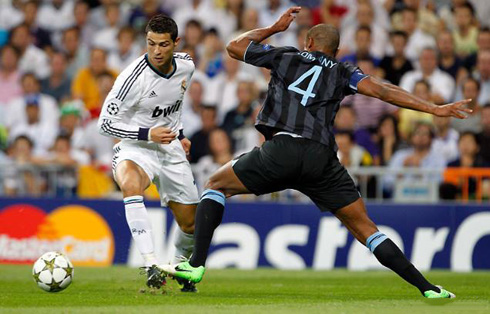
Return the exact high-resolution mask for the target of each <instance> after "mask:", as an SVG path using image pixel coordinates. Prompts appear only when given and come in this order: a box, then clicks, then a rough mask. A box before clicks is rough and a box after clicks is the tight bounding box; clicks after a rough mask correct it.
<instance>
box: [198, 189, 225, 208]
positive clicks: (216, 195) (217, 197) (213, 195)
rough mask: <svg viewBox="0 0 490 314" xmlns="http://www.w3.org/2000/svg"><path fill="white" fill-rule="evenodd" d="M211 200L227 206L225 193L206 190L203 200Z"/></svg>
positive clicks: (203, 193)
mask: <svg viewBox="0 0 490 314" xmlns="http://www.w3.org/2000/svg"><path fill="white" fill-rule="evenodd" d="M203 199H210V200H213V201H215V202H217V203H220V204H221V205H223V206H225V200H226V197H225V195H224V194H223V193H221V192H220V191H216V190H205V191H204V192H202V196H201V200H203Z"/></svg>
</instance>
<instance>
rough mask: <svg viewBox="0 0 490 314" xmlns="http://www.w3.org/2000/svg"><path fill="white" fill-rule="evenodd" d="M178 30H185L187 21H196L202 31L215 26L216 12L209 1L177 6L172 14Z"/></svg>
mask: <svg viewBox="0 0 490 314" xmlns="http://www.w3.org/2000/svg"><path fill="white" fill-rule="evenodd" d="M172 17H173V19H174V20H175V22H176V23H177V26H178V28H179V30H183V29H185V25H186V24H187V22H188V21H189V20H197V21H199V22H200V23H201V25H202V26H203V28H204V29H208V28H210V27H215V26H216V24H215V23H216V12H215V8H214V6H213V4H212V2H211V1H206V0H192V1H190V3H184V4H183V5H179V7H178V9H177V10H175V12H174V14H173V16H172Z"/></svg>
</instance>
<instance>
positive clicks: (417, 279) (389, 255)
mask: <svg viewBox="0 0 490 314" xmlns="http://www.w3.org/2000/svg"><path fill="white" fill-rule="evenodd" d="M373 253H374V255H375V256H376V258H377V259H378V261H379V262H380V263H381V264H382V265H383V266H385V267H388V268H389V269H391V270H392V271H394V272H395V273H397V274H398V275H399V276H400V277H402V278H403V279H405V280H406V281H407V282H408V283H410V284H412V285H414V286H415V287H417V288H418V289H419V290H420V292H421V293H422V294H423V293H424V292H425V291H427V290H434V291H436V292H440V291H441V290H440V289H439V288H437V287H436V286H434V285H433V284H431V283H430V282H428V281H427V279H425V277H424V276H423V275H422V274H421V273H420V272H419V271H418V270H417V268H415V266H413V265H412V263H410V261H409V260H408V259H407V258H406V257H405V255H404V254H403V252H402V251H400V249H399V248H398V246H396V244H395V243H393V241H391V240H390V239H386V240H384V241H383V242H381V243H380V244H379V245H378V246H377V247H376V248H375V249H374V252H373Z"/></svg>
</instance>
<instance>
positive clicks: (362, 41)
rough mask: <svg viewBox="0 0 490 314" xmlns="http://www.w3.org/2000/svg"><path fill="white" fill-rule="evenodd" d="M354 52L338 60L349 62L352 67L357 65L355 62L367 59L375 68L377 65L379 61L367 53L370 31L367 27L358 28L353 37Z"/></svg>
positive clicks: (369, 45) (369, 43) (369, 44)
mask: <svg viewBox="0 0 490 314" xmlns="http://www.w3.org/2000/svg"><path fill="white" fill-rule="evenodd" d="M355 42H356V50H355V52H353V53H351V54H348V55H346V56H344V57H342V58H341V59H340V61H341V62H350V63H352V64H354V65H356V64H357V60H359V59H364V58H369V59H371V60H372V61H373V63H374V65H375V66H378V65H379V62H380V60H379V59H378V58H376V57H374V56H373V55H371V53H370V52H369V50H370V47H371V29H370V28H369V27H367V26H359V28H358V29H357V31H356V36H355Z"/></svg>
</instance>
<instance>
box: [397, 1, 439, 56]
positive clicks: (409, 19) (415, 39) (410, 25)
mask: <svg viewBox="0 0 490 314" xmlns="http://www.w3.org/2000/svg"><path fill="white" fill-rule="evenodd" d="M417 23H418V16H417V11H415V10H414V9H410V8H405V9H404V10H403V11H402V24H403V26H402V30H403V31H404V32H405V33H407V35H408V42H407V47H406V48H405V55H406V56H407V58H408V59H409V60H411V61H413V62H415V61H417V59H418V57H419V55H420V54H421V53H422V50H423V49H424V48H426V47H436V42H435V40H434V38H433V37H432V36H430V35H428V34H426V33H424V32H423V31H422V30H421V29H420V28H419V27H418V25H417Z"/></svg>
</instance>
